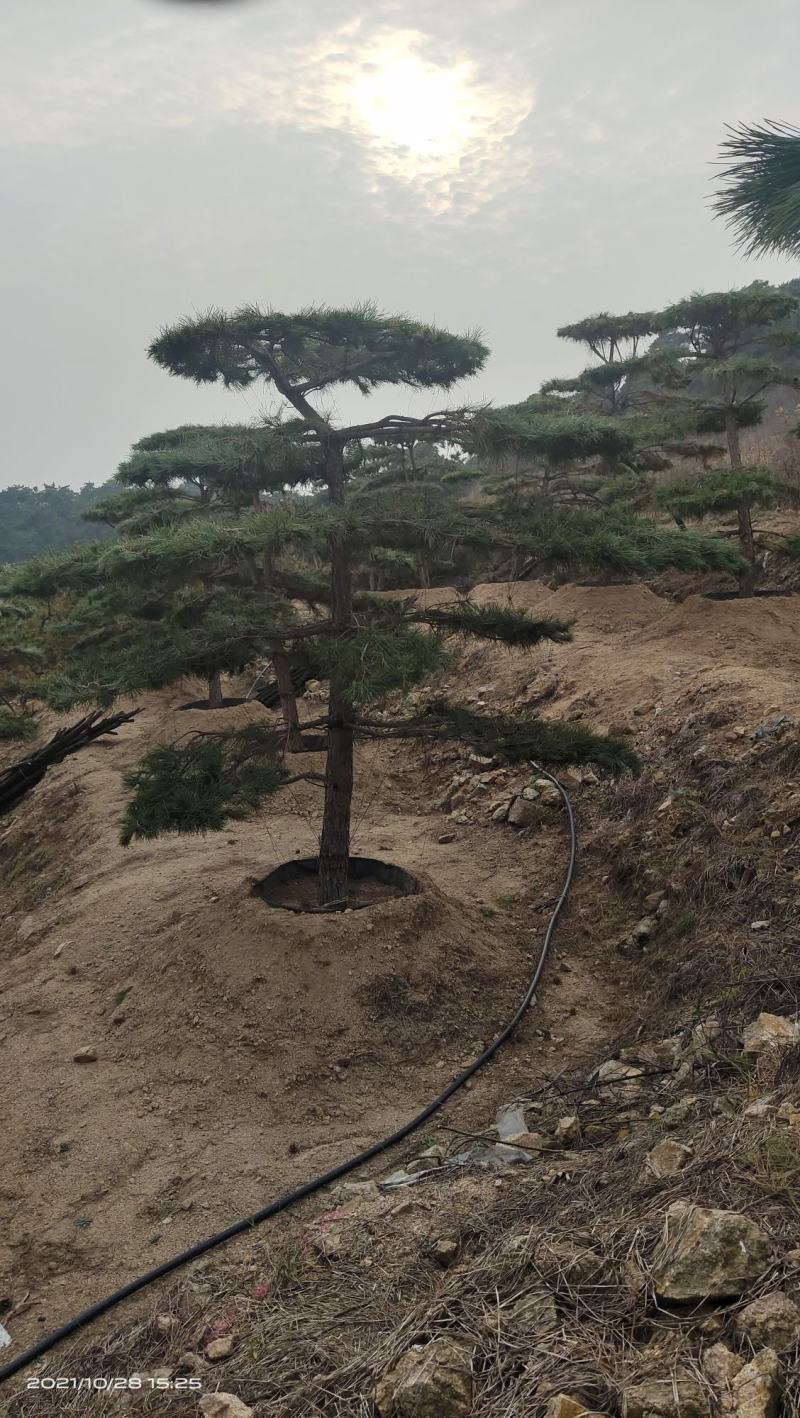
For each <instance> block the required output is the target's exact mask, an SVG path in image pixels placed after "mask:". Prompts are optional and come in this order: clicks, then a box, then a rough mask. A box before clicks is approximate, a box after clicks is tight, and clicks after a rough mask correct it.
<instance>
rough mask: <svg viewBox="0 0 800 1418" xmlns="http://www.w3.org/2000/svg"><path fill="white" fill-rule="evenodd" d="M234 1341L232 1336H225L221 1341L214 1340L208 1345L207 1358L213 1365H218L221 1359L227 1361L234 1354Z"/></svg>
mask: <svg viewBox="0 0 800 1418" xmlns="http://www.w3.org/2000/svg"><path fill="white" fill-rule="evenodd" d="M233 1346H234V1340H233V1336H232V1335H230V1334H225V1335H223V1336H222V1337H221V1338H220V1339H212V1340H211V1343H210V1344H207V1345H206V1358H207V1359H210V1360H211V1361H212V1363H215V1364H216V1363H218V1362H219V1360H220V1359H227V1358H229V1357H230V1355H231V1354H232V1353H233Z"/></svg>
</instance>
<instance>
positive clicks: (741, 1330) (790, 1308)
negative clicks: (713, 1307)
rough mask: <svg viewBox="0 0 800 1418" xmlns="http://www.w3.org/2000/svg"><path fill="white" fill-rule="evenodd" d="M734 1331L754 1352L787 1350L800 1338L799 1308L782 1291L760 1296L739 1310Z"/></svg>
mask: <svg viewBox="0 0 800 1418" xmlns="http://www.w3.org/2000/svg"><path fill="white" fill-rule="evenodd" d="M734 1329H735V1330H736V1333H737V1334H738V1335H739V1336H740V1337H741V1338H742V1339H749V1341H750V1343H751V1344H752V1346H753V1348H754V1349H761V1348H762V1347H766V1348H769V1349H788V1347H789V1345H790V1344H794V1343H795V1342H796V1340H797V1339H798V1337H799V1336H800V1309H798V1307H797V1305H796V1304H795V1302H794V1300H792V1299H791V1298H790V1297H789V1296H788V1295H787V1294H786V1293H785V1291H783V1290H774V1291H773V1292H772V1294H771V1295H761V1296H760V1297H759V1298H758V1299H757V1300H753V1301H752V1302H751V1304H749V1305H745V1307H744V1309H743V1310H740V1311H739V1313H738V1315H737V1316H736V1319H735V1321H734Z"/></svg>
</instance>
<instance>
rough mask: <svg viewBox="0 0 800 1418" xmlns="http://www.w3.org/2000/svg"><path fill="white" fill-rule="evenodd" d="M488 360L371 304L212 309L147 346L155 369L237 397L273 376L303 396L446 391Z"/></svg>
mask: <svg viewBox="0 0 800 1418" xmlns="http://www.w3.org/2000/svg"><path fill="white" fill-rule="evenodd" d="M488 353H489V352H488V350H487V348H486V346H485V345H484V344H483V343H482V342H481V340H480V339H479V338H478V335H477V334H474V333H468V334H467V335H464V336H461V335H458V336H456V335H451V334H450V333H449V332H448V331H446V330H440V329H437V328H436V327H435V326H433V325H425V324H422V323H420V322H418V321H415V320H409V319H407V318H406V317H405V316H391V315H386V314H384V313H383V312H381V311H379V310H378V308H377V306H376V305H374V304H373V303H371V302H367V303H365V304H363V305H360V306H356V307H353V308H351V309H346V310H337V309H334V308H329V307H327V306H320V307H316V308H308V309H306V310H301V311H299V312H297V313H296V314H292V315H285V314H282V313H281V312H280V311H276V310H270V309H267V310H262V309H260V308H259V307H258V306H255V305H251V306H243V307H242V308H241V309H240V310H236V311H234V312H233V313H232V314H225V313H224V312H223V311H221V310H213V309H212V310H209V311H207V312H206V313H205V314H203V315H200V316H198V317H192V318H187V319H184V320H180V321H178V322H177V323H176V324H174V325H172V326H169V327H168V328H166V329H164V330H163V331H162V332H161V334H160V335H159V336H158V338H157V339H156V340H154V341H153V343H152V344H151V346H150V357H151V359H153V360H155V362H156V363H157V364H160V365H161V367H162V368H163V369H168V370H169V371H170V372H171V373H172V374H178V375H181V376H183V377H184V378H188V379H193V380H194V381H195V382H196V383H198V384H204V383H213V382H215V381H220V382H222V383H224V384H226V385H227V386H228V387H229V388H238V389H243V388H246V387H247V386H248V385H249V384H251V383H253V381H254V380H258V379H263V378H264V377H265V373H266V374H268V375H269V377H273V374H274V372H277V375H278V378H279V379H285V380H286V382H287V383H291V384H292V385H293V386H294V388H295V389H296V390H297V391H298V392H300V393H302V395H303V396H305V395H307V394H309V393H312V392H314V391H318V390H322V389H327V388H330V387H332V386H334V385H337V384H351V385H354V386H355V387H356V388H357V389H359V390H360V391H361V392H362V393H364V394H368V393H369V392H370V391H371V390H373V389H375V388H377V386H378V385H380V384H404V385H406V386H408V387H409V388H412V389H427V388H432V387H435V388H440V389H448V388H450V386H451V385H452V384H454V383H456V382H457V381H458V380H459V379H464V378H466V377H468V376H469V375H472V374H475V373H476V372H477V371H478V370H479V369H480V368H481V367H482V365H483V364H484V362H485V360H486V358H487V356H488ZM298 370H302V371H303V375H302V379H301V380H300V382H299V383H298V382H297V371H298Z"/></svg>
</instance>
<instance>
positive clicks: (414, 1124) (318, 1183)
mask: <svg viewBox="0 0 800 1418" xmlns="http://www.w3.org/2000/svg"><path fill="white" fill-rule="evenodd" d="M538 771H539V772H540V774H541V776H542V777H543V778H548V779H549V780H550V782H551V783H553V784H555V786H556V787H557V788H558V791H559V792H560V794H561V797H562V800H563V803H564V807H565V808H566V811H567V821H568V824H569V862H568V864H567V870H566V872H565V873H564V884H563V886H562V888H561V894H560V896H559V897H558V900H557V901H556V904H555V906H554V907H553V910H552V912H551V915H550V920H549V922H548V925H547V930H546V932H545V937H544V941H543V942H542V949H541V952H540V954H539V959H538V961H537V964H536V969H535V970H534V972H533V975H532V976H531V979H530V982H529V984H528V988H527V990H526V991H525V994H524V996H523V999H522V1001H521V1003H520V1005H519V1006H518V1008H517V1010H516V1013H515V1014H514V1015H513V1016H512V1018H511V1019H510V1020H509V1021H508V1023H507V1024H506V1025H505V1027H504V1028H503V1029H501V1031H500V1033H499V1034H498V1035H497V1038H496V1039H494V1040H493V1041H492V1043H491V1044H489V1046H488V1048H485V1049H484V1051H483V1053H482V1054H480V1055H479V1056H478V1058H477V1059H475V1060H474V1061H473V1063H471V1064H469V1065H468V1066H467V1067H466V1068H465V1069H464V1070H463V1071H462V1072H461V1073H459V1074H458V1075H457V1077H456V1078H454V1079H453V1080H452V1082H451V1083H448V1085H447V1087H446V1088H445V1090H444V1092H443V1093H440V1094H439V1096H438V1098H434V1100H433V1102H432V1103H429V1104H428V1105H427V1107H426V1108H423V1110H422V1112H421V1113H417V1116H416V1117H415V1118H412V1119H411V1121H410V1122H408V1123H404V1124H403V1126H402V1127H399V1128H398V1129H397V1131H396V1132H393V1133H390V1134H389V1136H388V1137H384V1138H383V1139H382V1140H381V1141H380V1142H375V1143H373V1144H372V1146H371V1147H367V1148H365V1150H364V1151H363V1152H359V1153H358V1154H357V1156H355V1157H351V1158H350V1159H349V1160H348V1161H347V1162H340V1163H339V1164H338V1165H337V1166H336V1167H331V1169H330V1171H329V1172H323V1174H322V1176H320V1177H314V1178H312V1180H311V1181H310V1182H304V1183H303V1185H302V1186H301V1187H296V1188H295V1190H294V1191H291V1192H286V1194H285V1195H284V1196H279V1197H278V1199H277V1201H271V1202H270V1203H269V1205H268V1206H264V1207H262V1208H261V1210H260V1211H256V1212H254V1213H253V1215H252V1216H246V1217H245V1218H244V1220H242V1221H235V1222H234V1223H233V1225H232V1226H226V1228H225V1230H224V1231H217V1232H216V1233H215V1234H214V1235H213V1236H208V1237H206V1239H205V1240H204V1241H198V1242H197V1245H195V1246H190V1247H189V1249H188V1250H185V1251H181V1252H180V1254H179V1255H176V1256H172V1258H171V1259H170V1260H165V1261H163V1262H162V1264H161V1265H157V1266H154V1268H153V1269H152V1270H148V1271H147V1272H146V1273H145V1274H144V1275H140V1276H139V1277H138V1278H137V1279H136V1280H131V1281H129V1282H128V1284H127V1285H123V1286H121V1287H120V1289H119V1290H115V1291H114V1292H113V1294H111V1295H107V1296H106V1298H105V1299H104V1300H98V1302H97V1304H96V1305H90V1306H89V1309H88V1310H83V1311H82V1312H81V1313H80V1314H79V1315H76V1316H75V1318H74V1319H71V1320H68V1321H67V1323H66V1324H64V1325H62V1326H61V1328H60V1329H56V1330H54V1331H53V1333H52V1334H48V1335H46V1336H45V1338H44V1339H40V1340H39V1343H38V1344H34V1345H33V1346H32V1347H31V1348H30V1349H26V1350H25V1351H24V1353H22V1354H18V1355H17V1357H16V1359H12V1360H11V1362H10V1363H8V1364H5V1365H4V1366H3V1368H2V1369H0V1383H3V1382H4V1381H5V1380H6V1379H10V1378H12V1377H13V1376H14V1374H18V1373H19V1371H20V1369H25V1368H27V1367H28V1365H29V1364H32V1363H33V1362H34V1360H35V1359H40V1358H41V1357H42V1355H43V1354H47V1353H48V1352H49V1350H51V1349H54V1348H55V1346H56V1345H57V1344H60V1343H61V1341H62V1340H63V1339H67V1338H68V1337H69V1335H71V1334H75V1332H76V1331H77V1330H79V1329H83V1328H84V1327H85V1326H86V1325H88V1324H91V1323H92V1321H93V1320H96V1319H99V1317H100V1315H104V1314H106V1312H107V1311H108V1310H111V1309H113V1307H114V1306H115V1305H118V1304H119V1303H120V1301H121V1300H127V1298H128V1296H129V1295H135V1294H136V1293H137V1291H138V1290H143V1289H144V1288H145V1286H146V1285H150V1284H151V1283H152V1282H153V1281H154V1280H160V1279H161V1276H162V1275H169V1274H170V1272H171V1271H173V1270H177V1269H178V1268H179V1267H180V1266H182V1265H186V1264H188V1262H189V1261H192V1260H197V1258H198V1256H202V1255H205V1254H206V1252H207V1251H211V1250H214V1248H215V1247H216V1246H220V1245H222V1243H223V1242H224V1241H230V1240H231V1239H232V1237H234V1236H240V1235H241V1234H242V1232H243V1231H248V1230H250V1228H251V1227H253V1226H258V1225H260V1223H261V1222H262V1221H267V1220H269V1218H270V1217H271V1216H277V1215H278V1213H279V1212H281V1211H286V1210H287V1209H288V1208H289V1207H290V1206H294V1204H295V1202H298V1201H302V1200H303V1198H304V1197H307V1196H313V1194H314V1192H318V1191H321V1190H322V1188H323V1187H327V1186H330V1184H331V1182H336V1181H338V1180H339V1178H340V1177H346V1176H347V1174H348V1173H349V1172H354V1171H355V1170H356V1169H357V1168H358V1167H363V1166H364V1164H365V1163H366V1162H371V1161H372V1159H373V1157H379V1156H380V1154H381V1153H382V1152H386V1151H388V1149H389V1148H390V1147H394V1146H395V1144H396V1143H398V1142H402V1141H403V1139H404V1138H406V1137H408V1135H409V1133H412V1132H415V1131H416V1129H417V1128H419V1127H421V1126H422V1124H423V1123H426V1122H427V1121H428V1118H430V1117H432V1116H433V1114H434V1113H436V1112H438V1111H439V1109H440V1108H441V1107H443V1106H444V1104H445V1103H446V1102H447V1100H448V1098H452V1096H453V1094H454V1093H457V1092H458V1089H459V1088H461V1087H463V1085H464V1084H465V1083H466V1082H467V1080H468V1079H470V1078H472V1076H473V1074H476V1073H477V1072H478V1069H480V1068H482V1067H483V1065H484V1064H485V1063H488V1062H489V1059H491V1058H492V1057H493V1056H494V1055H495V1054H496V1053H497V1051H498V1049H500V1048H502V1046H503V1044H504V1043H505V1042H506V1040H507V1039H508V1038H510V1036H511V1035H512V1034H513V1032H514V1030H515V1029H516V1027H517V1025H518V1024H519V1022H520V1020H521V1019H522V1017H523V1015H524V1014H525V1013H526V1011H527V1009H528V1007H529V1006H530V1005H531V1003H532V1002H533V998H534V995H535V993H536V986H537V985H538V983H539V981H540V979H541V978H542V972H543V970H544V967H545V963H546V961H547V956H548V952H549V950H550V942H551V940H552V938H553V932H554V931H555V928H556V923H557V921H558V918H559V916H560V914H561V911H562V909H563V907H564V904H565V902H566V899H567V896H568V895H569V889H570V887H571V885H572V878H573V876H574V875H575V860H576V856H577V845H578V839H577V834H576V831H575V814H574V812H573V810H572V803H571V802H570V798H569V794H568V793H567V790H566V788H564V786H563V785H562V784H561V783H560V782H559V781H558V779H557V778H554V777H553V775H552V773H548V772H547V771H546V770H545V769H539V770H538Z"/></svg>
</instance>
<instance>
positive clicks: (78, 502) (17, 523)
mask: <svg viewBox="0 0 800 1418" xmlns="http://www.w3.org/2000/svg"><path fill="white" fill-rule="evenodd" d="M112 488H113V483H106V484H104V485H103V486H101V487H97V486H95V484H94V483H85V484H84V486H83V487H82V488H81V489H80V491H78V492H76V491H75V490H74V488H71V487H56V486H55V484H53V483H45V485H44V486H43V487H22V486H19V485H13V486H11V487H6V488H2V489H0V566H1V565H3V564H5V563H11V562H13V563H17V562H23V561H27V560H28V559H29V558H30V557H32V556H40V555H41V554H42V553H43V552H48V551H59V550H60V549H61V548H62V547H68V546H70V545H72V543H73V542H83V541H89V540H90V539H92V538H96V537H97V536H103V535H110V533H108V532H100V533H98V532H97V531H92V530H91V529H90V528H89V527H87V526H86V524H85V522H84V520H83V519H84V517H85V515H86V513H87V512H89V511H91V509H92V508H93V507H94V506H95V505H96V503H98V502H99V501H100V500H101V499H102V498H104V497H106V496H107V495H108V493H109V491H110V490H111V489H112Z"/></svg>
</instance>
